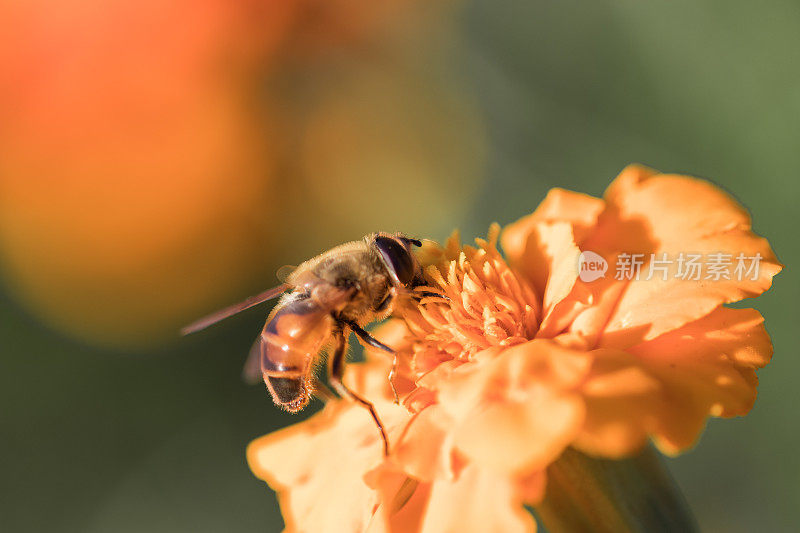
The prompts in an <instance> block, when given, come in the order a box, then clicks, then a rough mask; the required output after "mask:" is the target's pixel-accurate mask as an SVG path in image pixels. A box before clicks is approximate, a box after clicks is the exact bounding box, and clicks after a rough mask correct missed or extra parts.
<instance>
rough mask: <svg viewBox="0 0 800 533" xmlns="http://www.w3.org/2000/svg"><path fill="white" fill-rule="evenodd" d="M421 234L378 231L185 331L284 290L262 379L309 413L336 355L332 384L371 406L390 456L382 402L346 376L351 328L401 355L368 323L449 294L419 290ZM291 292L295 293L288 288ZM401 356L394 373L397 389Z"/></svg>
mask: <svg viewBox="0 0 800 533" xmlns="http://www.w3.org/2000/svg"><path fill="white" fill-rule="evenodd" d="M420 246H422V243H421V242H420V241H419V240H417V239H412V238H409V237H406V236H405V235H403V234H400V233H374V234H371V235H367V236H366V237H365V238H364V239H363V240H360V241H353V242H348V243H345V244H342V245H340V246H337V247H335V248H333V249H331V250H328V251H327V252H324V253H322V254H320V255H318V256H316V257H314V258H312V259H309V260H308V261H305V262H304V263H302V264H301V265H300V266H299V267H297V268H295V269H294V270H292V271H291V273H290V274H289V275H288V276H287V277H286V279H285V282H284V283H283V284H281V285H279V286H277V287H274V288H272V289H269V290H267V291H264V292H262V293H261V294H257V295H255V296H252V297H250V298H248V299H246V300H244V301H243V302H240V303H238V304H235V305H232V306H230V307H227V308H225V309H222V310H220V311H217V312H216V313H213V314H211V315H208V316H206V317H204V318H201V319H200V320H197V321H196V322H194V323H192V324H190V325H188V326H186V327H185V328H183V329H182V330H181V333H182V334H183V335H187V334H189V333H194V332H196V331H199V330H201V329H203V328H206V327H208V326H210V325H212V324H215V323H216V322H219V321H220V320H223V319H225V318H228V317H230V316H232V315H235V314H236V313H239V312H241V311H244V310H245V309H249V308H250V307H253V306H254V305H258V304H260V303H262V302H266V301H267V300H270V299H272V298H276V297H278V296H280V295H283V296H282V297H281V299H280V300H279V301H278V304H277V305H276V306H275V307H274V309H273V310H272V312H271V313H270V315H269V317H268V318H267V321H266V323H265V324H264V328H263V329H262V330H261V335H260V336H259V337H258V339H257V340H256V342H255V344H254V345H253V348H252V350H251V358H253V357H255V358H257V360H258V363H259V365H260V370H261V377H263V379H264V383H265V384H266V386H267V389H268V390H269V392H270V395H271V396H272V399H273V401H274V402H275V404H276V405H278V406H280V407H282V408H283V409H285V410H287V411H290V412H293V413H294V412H297V411H300V410H302V409H303V408H304V407H305V406H306V405H307V404H308V402H309V400H310V398H311V394H312V393H314V392H315V391H319V392H323V393H324V389H325V386H324V384H322V383H321V382H320V381H319V380H317V379H316V378H315V377H314V368H315V365H316V363H317V361H319V359H320V357H321V356H322V354H323V353H326V352H327V354H328V382H329V383H330V384H331V386H333V388H334V389H335V390H336V392H337V393H338V394H339V396H341V397H343V398H348V399H350V400H352V401H355V402H357V403H358V404H360V405H362V406H363V407H365V408H366V409H367V410H368V411H369V413H370V415H371V416H372V418H373V420H374V421H375V424H376V425H377V426H378V430H379V431H380V434H381V438H382V439H383V449H384V453H385V454H386V455H388V453H389V444H388V440H387V438H386V432H385V430H384V428H383V424H382V423H381V421H380V419H379V418H378V414H377V412H376V411H375V407H374V406H373V405H372V403H371V402H370V401H369V400H367V399H366V398H362V397H361V396H360V395H358V394H357V393H355V392H353V391H352V390H350V389H349V388H348V387H347V386H346V385H345V384H344V383H343V381H342V376H343V374H344V365H345V360H346V357H347V344H348V338H349V336H350V332H351V331H352V332H354V333H355V334H356V336H358V338H359V339H361V341H362V342H363V343H365V344H367V345H369V346H372V347H374V348H378V349H380V350H383V351H385V352H388V353H390V354H392V355H394V351H393V350H392V349H391V348H390V347H388V346H386V345H385V344H383V343H381V342H380V341H378V340H377V339H376V338H374V337H373V336H372V335H370V334H369V333H368V332H367V331H366V330H365V329H364V327H365V326H366V325H367V324H369V323H370V322H374V321H376V320H382V319H384V318H387V317H388V316H390V315H391V314H392V313H393V312H394V311H395V309H396V308H397V306H398V304H399V302H401V301H405V300H404V297H408V298H409V299H410V300H411V301H416V302H419V301H420V300H421V299H422V298H424V297H429V296H435V297H440V298H441V297H443V296H441V295H439V294H437V293H434V292H430V291H425V290H421V291H420V290H415V289H419V288H422V287H423V286H424V285H425V281H424V278H423V276H422V269H421V267H420V264H419V261H418V260H417V258H416V256H415V255H414V253H413V250H412V247H420ZM287 291H288V292H287ZM396 365H397V360H396V357H395V359H394V362H393V364H392V371H391V372H390V374H389V377H388V379H389V382H390V383H391V384H392V390H393V391H394V394H395V401H397V392H396V391H395V390H394V382H393V379H394V375H395V373H396Z"/></svg>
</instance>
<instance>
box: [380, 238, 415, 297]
mask: <svg viewBox="0 0 800 533" xmlns="http://www.w3.org/2000/svg"><path fill="white" fill-rule="evenodd" d="M375 247H376V248H377V249H378V252H379V253H380V255H381V259H383V263H384V264H385V265H386V268H388V269H389V273H390V274H392V277H394V278H395V279H396V281H398V282H400V283H401V284H403V285H408V284H409V283H411V280H413V279H414V259H413V258H412V257H411V252H409V251H408V248H406V247H405V246H403V244H402V243H400V242H399V241H398V240H397V239H395V238H392V237H384V236H382V235H378V236H377V237H375Z"/></svg>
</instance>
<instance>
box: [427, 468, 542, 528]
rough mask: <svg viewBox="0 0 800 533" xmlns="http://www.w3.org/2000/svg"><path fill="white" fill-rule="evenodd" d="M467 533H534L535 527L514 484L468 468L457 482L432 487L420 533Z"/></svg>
mask: <svg viewBox="0 0 800 533" xmlns="http://www.w3.org/2000/svg"><path fill="white" fill-rule="evenodd" d="M464 531H486V532H498V533H500V532H502V533H531V532H535V531H536V523H535V522H534V520H533V517H532V516H531V515H530V514H529V513H528V512H526V511H525V509H524V508H523V506H522V498H521V497H520V495H519V494H518V493H517V489H516V486H515V483H514V482H513V481H512V480H510V479H509V478H508V477H506V476H501V475H498V474H496V473H494V472H491V471H489V470H486V469H483V468H480V467H478V466H477V465H469V466H467V467H465V468H464V470H463V471H462V472H461V475H460V476H459V477H458V479H457V480H456V481H455V482H453V483H444V482H440V483H435V484H433V486H432V488H431V493H430V501H429V502H428V507H427V511H426V513H425V518H424V521H423V523H422V529H421V533H460V532H464Z"/></svg>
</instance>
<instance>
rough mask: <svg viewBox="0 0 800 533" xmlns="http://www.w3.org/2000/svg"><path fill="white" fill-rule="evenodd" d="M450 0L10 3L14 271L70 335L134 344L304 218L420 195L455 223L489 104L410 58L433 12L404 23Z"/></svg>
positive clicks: (9, 263) (264, 252)
mask: <svg viewBox="0 0 800 533" xmlns="http://www.w3.org/2000/svg"><path fill="white" fill-rule="evenodd" d="M354 14H359V16H358V17H355V16H353V15H354ZM446 20H447V15H446V13H445V14H444V16H443V15H442V13H438V14H436V15H433V14H429V13H427V11H426V10H423V9H422V8H419V7H416V5H415V4H414V3H410V2H393V3H391V5H387V6H386V7H385V8H382V9H366V10H363V11H362V10H359V9H355V8H354V6H352V5H350V4H344V3H341V2H336V3H333V4H327V3H322V2H319V1H317V0H311V1H305V2H292V1H278V0H267V1H257V0H250V1H245V2H225V1H222V0H206V1H203V2H199V3H198V2H188V1H186V0H170V1H167V2H163V1H156V0H145V1H138V2H133V1H130V0H116V1H112V2H107V1H100V0H91V1H88V2H78V1H67V2H47V1H37V2H14V3H12V4H10V5H5V6H3V7H0V21H2V22H0V32H2V34H3V35H4V40H5V42H6V43H7V44H8V45H9V46H7V47H6V48H5V49H3V50H2V51H0V261H1V263H0V265H1V266H2V269H3V273H4V277H5V284H6V285H7V287H8V288H9V289H10V291H11V292H12V293H13V294H14V295H15V296H16V297H17V298H18V299H19V300H20V301H21V302H22V303H23V304H24V305H25V306H27V307H28V308H29V309H30V310H31V311H32V312H33V313H34V314H36V315H37V316H38V317H40V318H42V319H43V320H44V321H45V322H47V323H49V324H50V325H53V326H55V327H56V328H58V329H60V330H62V331H64V332H66V333H68V334H69V335H73V336H77V337H79V338H82V339H84V340H86V341H88V342H93V343H99V344H103V345H114V346H119V347H123V348H128V347H142V346H147V345H153V344H158V343H161V342H163V341H164V339H167V338H170V337H172V338H174V336H175V331H176V329H177V327H178V326H180V325H181V324H182V323H184V322H186V321H187V320H189V319H191V318H193V317H194V316H196V315H198V314H200V313H203V312H206V311H209V310H211V308H212V307H213V306H215V305H220V304H222V303H226V302H227V300H230V299H232V298H237V297H239V296H242V295H243V294H244V293H246V292H248V291H250V290H253V288H254V287H265V286H267V285H270V284H271V283H273V281H274V277H273V276H272V275H271V274H270V270H271V269H272V268H274V267H275V266H276V265H280V264H282V263H286V262H291V261H296V260H297V259H298V258H297V257H296V254H297V253H299V252H300V251H302V252H303V253H308V252H309V250H306V249H305V248H303V247H302V246H299V247H298V246H297V245H295V244H293V243H292V242H291V241H292V240H293V239H292V237H294V239H295V240H305V238H304V236H305V235H309V234H310V235H312V237H310V238H309V239H308V242H309V246H313V247H321V246H329V245H330V244H333V242H331V239H341V238H342V236H344V235H347V237H348V238H354V237H357V236H358V233H365V232H368V231H375V230H382V229H388V230H399V229H405V230H410V231H424V230H425V225H424V224H421V223H419V221H420V216H419V215H420V213H421V211H422V210H423V209H425V207H424V205H423V201H424V203H428V205H430V203H431V202H433V203H435V204H436V205H437V209H436V210H435V211H434V213H435V216H434V218H435V219H437V220H438V221H439V223H440V224H441V223H444V222H445V221H446V220H447V219H448V218H450V217H452V216H454V215H455V214H457V213H458V212H459V210H462V211H463V210H464V209H465V208H466V205H467V204H468V201H469V199H470V197H471V191H473V190H475V189H476V185H477V182H478V179H477V176H478V175H479V172H480V167H481V165H480V162H481V160H482V157H481V155H480V154H481V153H482V150H481V135H480V127H479V121H478V120H477V118H476V116H475V113H474V111H473V110H472V109H471V106H470V105H469V104H468V100H467V99H465V98H464V97H463V95H460V94H457V93H458V92H457V91H454V90H453V89H452V87H446V86H442V85H441V84H435V83H433V81H432V80H433V77H432V76H431V75H429V74H428V75H422V74H420V73H419V72H418V70H419V69H415V68H413V66H414V65H418V64H419V63H420V61H426V59H424V58H425V57H426V56H427V55H428V52H430V51H431V50H434V51H435V50H441V49H442V48H443V46H442V44H441V43H440V37H435V38H434V36H436V35H437V33H436V32H432V31H428V32H427V34H425V35H428V38H427V41H426V40H425V39H423V40H422V41H419V40H417V41H416V42H410V41H409V40H408V38H406V39H401V40H398V39H396V38H394V36H396V35H397V34H398V33H400V34H403V33H404V32H405V35H406V37H408V34H409V32H416V33H419V32H420V31H421V30H420V28H424V27H426V24H431V23H432V24H433V25H434V26H435V25H436V23H437V21H439V22H442V21H446ZM423 21H427V22H426V24H422V22H423ZM423 33H424V32H423ZM416 37H418V35H415V38H416ZM420 43H422V47H423V49H426V50H427V51H428V52H424V53H422V54H420V53H419V52H416V51H415V52H414V53H411V52H410V51H412V50H415V46H419V45H420ZM412 45H413V46H412ZM364 50H370V51H375V52H376V53H377V54H378V57H380V58H382V59H379V60H378V61H377V62H375V61H364V60H363V58H362V57H361V56H362V55H363V51H364ZM398 58H400V59H398ZM297 73H300V74H301V76H293V75H294V74H297ZM295 78H303V79H304V80H305V81H302V82H299V83H291V82H286V80H292V79H295ZM415 87H416V88H415ZM412 88H415V89H414V90H409V89H412ZM425 132H428V133H427V136H428V139H426V137H425V135H426V133H425ZM430 139H433V140H434V142H429V141H430ZM462 141H464V142H462ZM352 191H355V193H353V192H352ZM394 191H398V192H397V194H394V195H393V193H394ZM387 195H393V202H391V203H390V204H387V205H380V204H379V203H376V202H374V201H371V199H372V198H382V197H386V196H387ZM421 198H423V199H425V200H420V199H421ZM387 209H388V211H387ZM311 214H314V215H315V216H314V217H311V216H309V215H311ZM437 217H438V218H437ZM321 219H325V220H328V221H329V223H326V224H325V225H324V227H322V228H321V227H320V220H321ZM384 225H390V226H391V227H384ZM376 226H377V227H376ZM290 228H291V231H289V229H290ZM290 233H291V234H292V235H289V234H290ZM287 249H291V250H293V251H294V252H295V253H294V254H293V255H291V256H290V257H288V258H287V257H285V256H286V250H287ZM312 249H313V248H312ZM318 251H321V250H319V249H316V250H315V252H318Z"/></svg>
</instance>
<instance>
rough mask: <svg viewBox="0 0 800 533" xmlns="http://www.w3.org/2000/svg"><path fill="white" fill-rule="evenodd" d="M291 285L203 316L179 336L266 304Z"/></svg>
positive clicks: (185, 328)
mask: <svg viewBox="0 0 800 533" xmlns="http://www.w3.org/2000/svg"><path fill="white" fill-rule="evenodd" d="M289 288H291V285H289V284H288V283H283V284H281V285H278V286H277V287H273V288H271V289H269V290H266V291H264V292H262V293H260V294H256V295H255V296H251V297H250V298H248V299H247V300H244V301H243V302H239V303H237V304H234V305H231V306H229V307H226V308H225V309H221V310H219V311H217V312H215V313H211V314H210V315H208V316H204V317H203V318H201V319H200V320H196V321H195V322H192V323H191V324H189V325H188V326H186V327H184V328H183V329H181V335H189V334H190V333H194V332H196V331H200V330H201V329H205V328H207V327H208V326H210V325H212V324H216V323H217V322H219V321H220V320H223V319H226V318H228V317H230V316H233V315H235V314H236V313H241V312H242V311H244V310H245V309H250V308H251V307H253V306H254V305H258V304H260V303H263V302H266V301H267V300H271V299H273V298H276V297H278V296H280V295H281V294H283V293H284V292H286V291H287V290H289Z"/></svg>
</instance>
